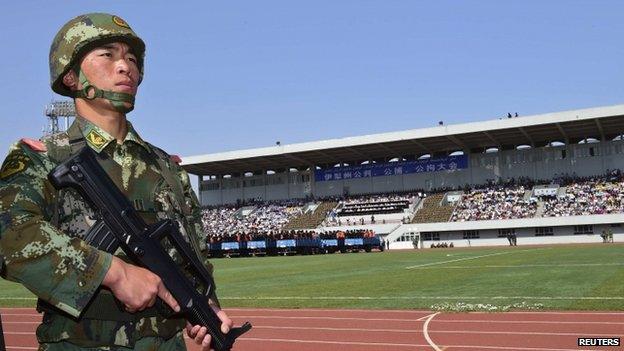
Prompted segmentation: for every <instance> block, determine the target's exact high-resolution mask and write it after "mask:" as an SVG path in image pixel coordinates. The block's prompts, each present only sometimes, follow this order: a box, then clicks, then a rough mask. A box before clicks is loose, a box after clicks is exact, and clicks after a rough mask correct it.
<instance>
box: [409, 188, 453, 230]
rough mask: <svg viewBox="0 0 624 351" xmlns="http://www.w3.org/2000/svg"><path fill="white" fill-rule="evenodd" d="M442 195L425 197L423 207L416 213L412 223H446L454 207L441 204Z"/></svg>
mask: <svg viewBox="0 0 624 351" xmlns="http://www.w3.org/2000/svg"><path fill="white" fill-rule="evenodd" d="M444 194H445V193H436V194H431V195H429V196H428V197H426V198H425V200H424V202H423V207H422V208H421V209H420V210H419V211H418V212H416V215H415V216H414V218H413V219H412V223H434V222H447V221H448V220H449V218H450V217H451V214H452V213H453V208H454V205H452V204H444V203H442V200H443V199H444Z"/></svg>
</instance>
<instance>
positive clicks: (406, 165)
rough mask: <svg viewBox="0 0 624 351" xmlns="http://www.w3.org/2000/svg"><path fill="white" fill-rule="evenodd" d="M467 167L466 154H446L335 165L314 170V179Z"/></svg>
mask: <svg viewBox="0 0 624 351" xmlns="http://www.w3.org/2000/svg"><path fill="white" fill-rule="evenodd" d="M466 168H468V156H466V155H460V156H448V157H444V158H436V159H425V160H416V161H406V162H392V163H381V164H379V163H376V164H369V165H361V166H349V167H337V168H332V169H321V170H316V171H315V172H314V180H315V181H317V182H324V181H327V180H343V179H357V178H370V177H381V176H391V175H401V174H412V173H426V172H441V171H454V170H458V169H466Z"/></svg>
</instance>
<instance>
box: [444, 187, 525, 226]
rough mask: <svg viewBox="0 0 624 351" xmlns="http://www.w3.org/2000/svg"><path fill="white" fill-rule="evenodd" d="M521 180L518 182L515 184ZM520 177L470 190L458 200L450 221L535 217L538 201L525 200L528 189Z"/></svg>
mask: <svg viewBox="0 0 624 351" xmlns="http://www.w3.org/2000/svg"><path fill="white" fill-rule="evenodd" d="M518 183H520V184H518ZM522 183H524V181H523V180H518V181H509V182H507V183H505V184H491V185H488V186H485V187H478V188H474V189H471V190H470V191H469V192H468V193H466V194H463V195H462V197H461V199H460V200H459V201H458V203H457V205H456V207H455V209H454V211H453V214H452V215H451V221H452V222H462V221H478V220H497V219H516V218H530V217H533V216H535V213H536V211H537V201H536V199H535V198H532V197H528V198H527V199H525V194H526V192H527V190H531V188H527V187H525V185H524V184H522Z"/></svg>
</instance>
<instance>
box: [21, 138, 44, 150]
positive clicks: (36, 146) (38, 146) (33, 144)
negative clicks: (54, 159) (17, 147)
mask: <svg viewBox="0 0 624 351" xmlns="http://www.w3.org/2000/svg"><path fill="white" fill-rule="evenodd" d="M20 141H21V142H22V143H23V144H26V145H28V147H30V148H31V149H32V150H34V151H37V152H46V151H48V148H46V146H45V144H44V143H42V142H41V141H39V140H35V139H30V138H22V139H21V140H20Z"/></svg>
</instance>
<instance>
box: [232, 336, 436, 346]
mask: <svg viewBox="0 0 624 351" xmlns="http://www.w3.org/2000/svg"><path fill="white" fill-rule="evenodd" d="M236 340H244V341H266V342H285V343H299V344H331V345H360V346H397V347H401V346H402V347H427V346H429V345H424V344H395V343H381V342H356V341H342V340H341V341H324V340H297V339H263V338H245V337H240V338H238V339H236Z"/></svg>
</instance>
